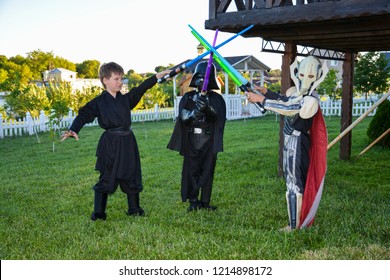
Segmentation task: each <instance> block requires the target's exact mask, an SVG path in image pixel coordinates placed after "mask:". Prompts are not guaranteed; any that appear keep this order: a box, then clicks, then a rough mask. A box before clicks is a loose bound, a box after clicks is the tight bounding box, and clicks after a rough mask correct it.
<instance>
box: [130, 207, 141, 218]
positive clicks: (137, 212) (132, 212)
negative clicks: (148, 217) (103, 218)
mask: <svg viewBox="0 0 390 280" xmlns="http://www.w3.org/2000/svg"><path fill="white" fill-rule="evenodd" d="M126 214H127V215H129V216H145V211H144V209H142V208H141V207H140V208H137V209H129V210H127V212H126Z"/></svg>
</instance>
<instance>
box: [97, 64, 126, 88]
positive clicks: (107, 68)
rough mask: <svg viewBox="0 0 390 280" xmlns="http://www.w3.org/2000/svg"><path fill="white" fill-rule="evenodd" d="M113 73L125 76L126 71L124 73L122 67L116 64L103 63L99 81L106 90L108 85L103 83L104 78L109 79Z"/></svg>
mask: <svg viewBox="0 0 390 280" xmlns="http://www.w3.org/2000/svg"><path fill="white" fill-rule="evenodd" d="M113 73H115V74H118V75H123V74H124V73H125V71H123V68H122V66H120V65H119V64H117V63H115V62H109V63H103V64H102V65H101V66H100V69H99V79H100V81H101V82H102V85H103V87H104V88H106V85H105V84H104V83H103V78H106V79H109V78H110V77H111V75H112V74H113Z"/></svg>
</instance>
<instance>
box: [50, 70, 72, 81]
mask: <svg viewBox="0 0 390 280" xmlns="http://www.w3.org/2000/svg"><path fill="white" fill-rule="evenodd" d="M76 77H77V72H74V71H71V70H68V69H64V68H55V69H53V70H46V71H44V72H43V81H44V82H52V81H56V82H61V81H66V82H73V81H75V80H76Z"/></svg>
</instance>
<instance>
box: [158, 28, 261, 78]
mask: <svg viewBox="0 0 390 280" xmlns="http://www.w3.org/2000/svg"><path fill="white" fill-rule="evenodd" d="M253 26H254V25H253V24H252V25H250V26H248V27H247V28H245V29H244V30H242V31H240V32H238V33H237V34H236V35H233V36H232V37H230V38H229V39H227V40H226V41H224V42H222V43H221V44H219V45H218V46H216V47H215V49H219V48H220V47H222V46H224V45H226V44H227V43H229V42H230V41H232V40H233V39H235V38H237V37H238V36H240V35H242V34H244V33H245V32H247V31H248V30H249V29H251V28H252V27H253ZM210 53H211V50H210V51H207V52H205V53H203V54H201V55H199V56H197V57H196V58H194V59H193V60H191V61H189V62H187V63H183V64H182V65H180V66H179V67H177V68H176V69H174V70H172V71H171V72H170V73H169V74H168V75H165V76H164V77H162V78H160V79H158V80H157V82H158V83H162V82H165V81H166V80H167V79H169V78H172V77H173V76H176V75H177V74H179V73H180V72H183V71H184V70H185V69H187V68H188V67H190V66H191V65H193V64H194V63H196V62H198V61H199V60H201V59H202V58H204V57H205V56H207V55H208V54H210Z"/></svg>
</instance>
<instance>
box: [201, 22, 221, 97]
mask: <svg viewBox="0 0 390 280" xmlns="http://www.w3.org/2000/svg"><path fill="white" fill-rule="evenodd" d="M217 35H218V29H217V30H215V35H214V41H213V47H214V46H215V43H216V42H217ZM212 66H213V52H210V57H209V61H208V62H207V68H206V73H205V74H204V81H203V86H202V90H201V92H200V94H201V95H206V93H207V87H208V85H209V80H210V72H211V67H212Z"/></svg>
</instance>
